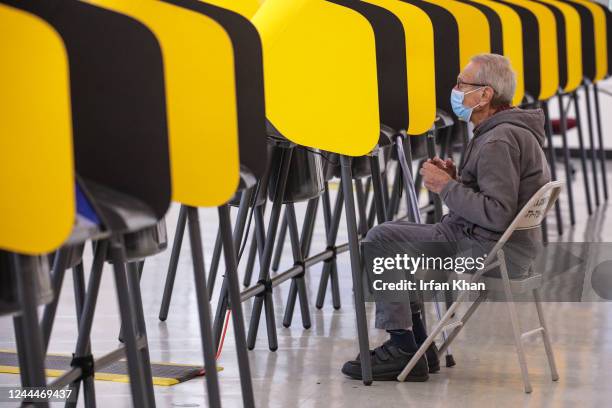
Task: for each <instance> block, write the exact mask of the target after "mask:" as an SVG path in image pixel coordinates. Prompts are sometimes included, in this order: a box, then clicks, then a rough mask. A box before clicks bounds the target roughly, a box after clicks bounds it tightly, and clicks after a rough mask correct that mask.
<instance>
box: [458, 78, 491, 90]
mask: <svg viewBox="0 0 612 408" xmlns="http://www.w3.org/2000/svg"><path fill="white" fill-rule="evenodd" d="M461 85H469V86H489V85H487V84H477V83H473V82H465V81H463V80H462V79H461V78H457V88H460V87H461Z"/></svg>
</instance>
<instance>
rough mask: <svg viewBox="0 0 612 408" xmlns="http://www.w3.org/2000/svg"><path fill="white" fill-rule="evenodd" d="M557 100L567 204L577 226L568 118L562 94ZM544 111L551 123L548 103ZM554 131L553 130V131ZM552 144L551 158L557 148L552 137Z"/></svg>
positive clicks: (543, 104) (544, 105) (571, 221)
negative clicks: (567, 126) (568, 137)
mask: <svg viewBox="0 0 612 408" xmlns="http://www.w3.org/2000/svg"><path fill="white" fill-rule="evenodd" d="M557 99H558V100H559V108H560V111H559V121H560V129H561V140H562V142H563V164H564V167H565V185H566V186H567V189H566V191H567V203H568V207H569V214H570V225H576V210H575V207H574V188H573V184H574V182H573V180H572V165H571V163H570V156H569V148H568V146H567V132H566V123H567V122H566V118H565V111H564V110H563V97H562V96H561V94H558V95H557ZM542 109H543V110H544V115H545V116H546V122H547V123H548V122H549V121H550V110H549V107H548V101H544V102H542ZM551 131H552V130H551ZM550 141H551V143H550V145H549V146H548V148H549V150H550V154H551V156H554V155H555V147H554V146H553V144H552V137H551V139H550Z"/></svg>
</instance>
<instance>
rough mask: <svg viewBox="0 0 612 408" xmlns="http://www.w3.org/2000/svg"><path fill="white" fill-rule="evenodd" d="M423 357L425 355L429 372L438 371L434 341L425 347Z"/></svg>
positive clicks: (438, 359)
mask: <svg viewBox="0 0 612 408" xmlns="http://www.w3.org/2000/svg"><path fill="white" fill-rule="evenodd" d="M425 357H427V365H428V367H429V373H430V374H433V373H437V372H438V371H440V358H439V357H438V346H436V343H431V345H430V346H429V347H428V348H427V351H425Z"/></svg>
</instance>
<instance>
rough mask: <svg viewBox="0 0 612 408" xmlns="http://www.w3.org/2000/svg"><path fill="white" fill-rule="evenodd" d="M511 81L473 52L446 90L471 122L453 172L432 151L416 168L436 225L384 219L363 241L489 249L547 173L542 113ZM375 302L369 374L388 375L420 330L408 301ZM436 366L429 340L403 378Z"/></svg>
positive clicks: (501, 67) (489, 58) (413, 346)
mask: <svg viewBox="0 0 612 408" xmlns="http://www.w3.org/2000/svg"><path fill="white" fill-rule="evenodd" d="M515 87H516V79H515V74H514V71H513V70H512V67H511V65H510V62H509V61H508V59H507V58H505V57H503V56H500V55H496V54H481V55H477V56H475V57H473V58H472V59H471V62H470V63H469V64H468V65H467V66H466V67H465V69H464V70H463V71H462V72H461V73H460V75H459V77H458V78H457V85H456V86H455V87H454V88H453V90H452V93H451V96H450V99H451V105H452V108H453V112H454V113H455V115H456V116H457V117H458V118H459V119H460V120H462V121H465V122H472V123H473V124H474V131H473V137H472V139H471V140H470V142H469V144H468V145H467V147H466V151H465V152H464V160H463V164H462V166H461V168H459V169H458V171H459V176H458V175H457V169H456V167H455V164H454V163H453V162H452V160H450V159H447V160H445V161H443V160H441V159H439V158H435V159H433V160H429V161H427V162H426V163H425V164H424V165H423V167H422V168H421V169H420V174H421V175H422V177H423V183H424V185H425V187H426V188H427V189H428V190H429V191H431V192H433V193H436V194H439V195H440V197H441V198H442V200H443V201H444V203H445V205H446V206H447V207H448V209H449V212H448V214H447V215H445V216H444V217H443V218H442V220H441V221H440V222H439V223H437V224H413V223H409V222H403V221H391V222H386V223H384V224H382V225H379V226H377V227H375V228H373V229H372V230H371V231H370V232H369V233H368V234H367V237H366V241H370V242H374V243H379V244H380V243H382V244H386V245H387V246H388V247H392V246H393V245H390V244H391V243H402V242H412V243H414V242H421V243H423V242H445V243H453V242H459V241H467V242H470V243H471V244H473V245H474V246H476V247H481V248H490V247H491V245H492V243H493V242H495V241H496V240H497V239H499V238H500V236H501V235H502V233H503V232H504V230H505V229H506V228H507V227H508V226H509V224H510V223H511V222H512V220H513V219H514V217H515V216H516V214H517V213H518V211H519V210H520V209H521V208H522V206H523V205H524V204H525V203H526V202H527V201H528V200H529V198H531V196H532V195H533V194H534V193H535V192H536V191H537V190H538V189H539V188H540V187H542V186H543V185H544V184H546V183H547V182H548V181H549V180H550V175H549V170H548V164H547V161H546V157H545V154H544V152H543V150H542V143H543V141H544V115H543V113H542V111H541V110H540V109H536V110H523V109H519V108H515V107H512V106H511V101H512V99H513V96H514V91H515ZM539 235H540V231H531V232H529V233H528V234H527V235H525V236H524V237H523V239H525V240H526V242H527V243H528V246H529V245H531V244H535V243H536V242H539V241H540V239H541V236H539ZM383 246H384V245H383ZM483 251H484V250H483ZM376 306H377V307H376V328H378V329H383V330H386V331H387V332H388V333H389V340H388V341H386V342H385V343H383V344H382V345H381V346H379V347H377V348H376V349H374V350H372V351H371V361H372V371H373V377H374V380H394V379H395V378H396V377H397V375H398V374H399V373H400V372H401V370H402V369H403V368H404V366H405V365H406V364H407V362H408V361H409V359H410V358H411V357H412V356H413V355H414V353H415V352H416V350H417V349H418V345H419V344H422V343H423V342H424V341H425V339H426V337H427V334H426V333H425V329H424V326H423V323H422V321H421V317H420V311H419V310H418V308H417V307H415V303H410V302H409V301H405V302H402V303H397V302H377V305H376ZM411 306H412V307H411ZM439 367H440V363H439V361H438V357H437V349H436V348H435V344H433V345H432V347H430V349H429V350H428V351H427V353H426V354H425V355H424V356H423V358H421V360H420V361H419V363H418V364H417V365H416V366H415V368H414V369H413V370H412V372H411V373H410V375H409V376H408V378H407V381H426V380H427V379H428V378H429V375H428V373H432V372H436V371H438V370H439ZM342 372H343V373H344V374H346V375H348V376H350V377H351V378H354V379H361V363H360V361H359V358H357V359H355V360H352V361H349V362H347V363H345V364H344V366H343V368H342Z"/></svg>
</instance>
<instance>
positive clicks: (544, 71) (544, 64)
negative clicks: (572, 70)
mask: <svg viewBox="0 0 612 408" xmlns="http://www.w3.org/2000/svg"><path fill="white" fill-rule="evenodd" d="M505 1H506V2H508V3H512V4H516V5H517V6H521V7H524V8H526V9H527V10H529V11H531V12H532V13H533V14H534V15H535V16H536V19H537V20H538V29H539V32H540V95H538V99H539V100H541V101H544V100H546V99H549V98H551V97H552V96H554V95H555V94H556V93H557V90H558V89H559V56H558V54H557V23H556V21H555V16H554V15H553V13H552V11H550V10H549V9H548V8H546V6H544V5H542V4H538V3H536V2H534V1H529V0H505Z"/></svg>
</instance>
